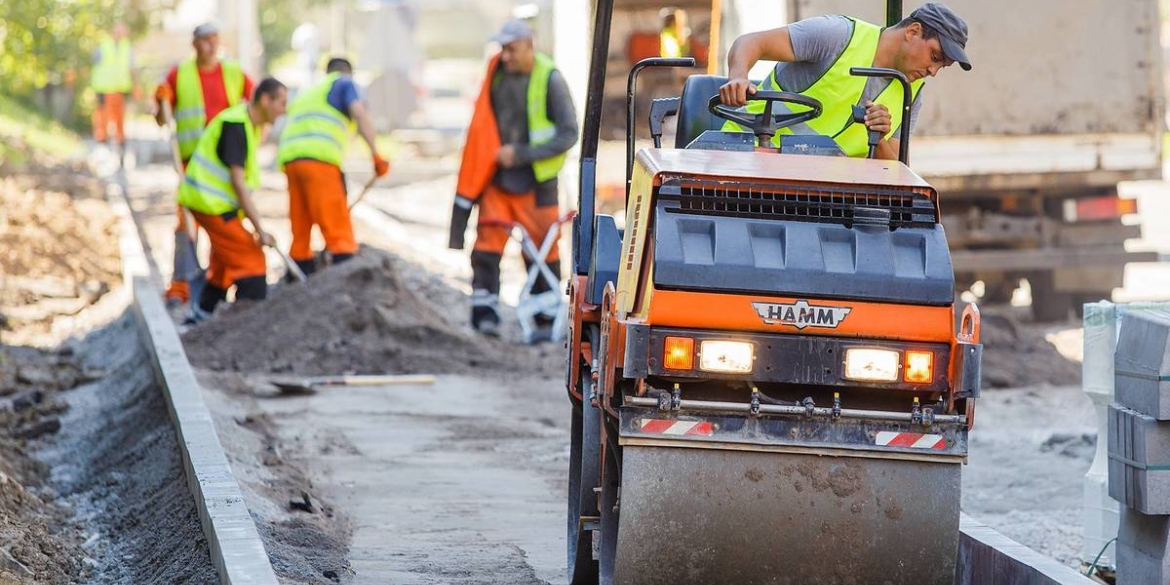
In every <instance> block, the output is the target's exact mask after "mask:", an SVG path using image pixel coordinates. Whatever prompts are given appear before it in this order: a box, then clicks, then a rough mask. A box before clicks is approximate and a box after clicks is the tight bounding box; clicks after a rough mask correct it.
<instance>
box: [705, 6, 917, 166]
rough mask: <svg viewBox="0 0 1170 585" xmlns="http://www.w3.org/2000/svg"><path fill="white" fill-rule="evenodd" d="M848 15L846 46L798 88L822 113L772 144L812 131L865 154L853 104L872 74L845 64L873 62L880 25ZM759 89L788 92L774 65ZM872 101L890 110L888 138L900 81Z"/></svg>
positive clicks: (730, 125) (753, 107)
mask: <svg viewBox="0 0 1170 585" xmlns="http://www.w3.org/2000/svg"><path fill="white" fill-rule="evenodd" d="M849 20H851V21H852V22H853V35H852V36H851V37H850V39H849V44H848V45H847V46H846V47H845V51H844V52H842V53H841V56H840V57H838V58H837V62H836V63H834V64H833V66H832V67H830V68H829V70H828V71H826V72H825V74H824V75H822V76H821V78H820V79H818V80H817V81H816V83H813V84H812V86H811V87H809V88H808V89H806V90H804V91H802V92H800V93H801V94H802V95H806V96H808V97H811V98H815V99H817V100H820V102H821V104H822V106H823V108H824V109H823V110H822V112H821V115H820V116H819V117H817V118H813V119H812V120H809V121H808V122H805V123H804V124H801V125H800V126H798V127H792V128H783V129H781V130H780V131H779V132H777V133H776V135H775V136H773V137H772V143H773V144H775V145H776V146H779V145H780V137H781V135H783V134H809V133H814V134H821V135H824V136H829V137H831V138H832V139H833V141H834V142H836V143H837V146H839V147H841V150H843V151H844V152H845V154H847V155H849V156H866V154H867V153H868V151H869V146H868V144H867V141H868V136H867V130H866V128H865V124H856V123H854V122H853V105H854V104H857V103H858V102H860V101H861V95H862V94H863V93H864V92H865V84H866V81H867V80H869V79H870V78H868V77H858V76H855V75H850V74H849V69H850V68H852V67H872V66H873V56H874V54H875V53H876V52H877V46H878V39H879V38H880V37H881V32H882V29H881V27H879V26H877V25H876V24H871V23H868V22H865V21H864V20H858V19H855V18H850V19H849ZM923 82H924V80H922V79H919V80H917V81H914V82H912V83H911V84H910V87H911V90H912V94H913V96H917V95H918V91H919V90H920V89H922V85H923ZM760 89H763V90H770V91H786V90H785V89H784V88H782V87H780V83H779V82H778V81H777V78H776V69H772V72H771V73H770V74H769V75H768V78H767V79H765V80H764V83H762V84H761V85H760ZM874 103H878V104H882V105H884V106H886V109H888V110H889V111H890V132H889V133H888V134H886V136H885V137H886V138H889V137H891V136H893V135H894V132H895V131H897V130H898V127H899V126H900V125H901V124H902V85H901V84H900V83H897V82H892V83H890V84H889V85H888V86H887V87H886V89H885V90H883V91H882V92H881V94H879V95H878V97H877V99H876V100H874ZM764 105H765V104H764V103H763V102H750V103H749V104H748V105H747V107H746V108H745V109H746V111H748V112H754V113H760V112H763V111H764ZM784 105H785V106H787V107H788V108H789V109H791V110H792V111H793V112H803V111H807V110H808V108H806V107H804V106H800V105H796V104H784ZM773 110H775V106H773ZM723 129H724V130H731V131H736V130H739V131H743V130H745V129H744V128H741V127H740V126H739V124H736V123H734V122H726V123H725V124H724V125H723Z"/></svg>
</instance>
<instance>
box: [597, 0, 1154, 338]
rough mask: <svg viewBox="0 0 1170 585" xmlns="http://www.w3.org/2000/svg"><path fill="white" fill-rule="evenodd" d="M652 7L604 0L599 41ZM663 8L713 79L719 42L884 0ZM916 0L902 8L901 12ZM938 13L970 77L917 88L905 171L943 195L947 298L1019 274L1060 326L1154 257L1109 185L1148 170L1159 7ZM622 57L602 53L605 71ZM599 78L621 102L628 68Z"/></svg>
mask: <svg viewBox="0 0 1170 585" xmlns="http://www.w3.org/2000/svg"><path fill="white" fill-rule="evenodd" d="M661 4H662V3H661V2H651V1H649V0H617V2H616V3H615V13H617V14H619V15H622V16H619V17H616V18H615V23H618V24H620V25H621V26H615V27H614V30H613V36H614V41H613V42H612V43H611V46H614V47H623V46H625V43H626V39H625V38H618V37H619V36H623V35H629V34H630V32H629V30H630V29H631V28H638V27H639V26H641V27H642V28H648V27H653V26H655V22H656V21H655V20H654V18H653V15H654V14H656V11H657V9H658V7H659V6H660V5H661ZM674 4H675V5H677V6H679V7H682V8H685V9H686V10H687V11H688V12H689V14H690V22H691V23H692V26H693V27H694V28H695V30H696V31H701V32H702V33H703V36H704V37H706V38H702V39H699V40H700V41H701V42H703V43H704V44H710V45H711V46H712V50H711V55H710V57H711V59H710V61H711V67H710V71H711V72H712V73H726V55H727V49H728V48H729V47H730V45H731V43H732V42H733V41H734V40H735V38H736V37H737V36H739V34H741V33H743V32H748V31H753V30H761V29H766V28H772V27H775V26H781V25H783V24H786V23H789V22H795V21H796V20H800V19H802V18H807V17H810V16H815V15H818V14H847V15H851V16H857V17H860V18H864V19H866V20H869V21H870V22H874V23H879V24H881V23H884V22H885V20H886V15H885V13H884V10H885V8H886V7H885V4H886V3H885V2H876V1H875V2H858V1H857V0H786V1H783V2H777V1H775V0H680V1H678V2H675V3H674ZM921 4H922V2H921V1H917V0H913V1H910V2H905V3H904V6H903V7H902V11H901V13H902V14H905V15H908V14H910V12H911V11H912V10H914V9H915V8H917V7H918V6H920V5H921ZM947 4H948V5H949V6H951V8H953V9H954V10H955V11H956V12H957V13H958V14H960V15H962V16H963V17H964V18H965V19H966V20H967V23H968V25H969V31H970V41H969V42H968V46H967V54H968V55H969V56H970V57H971V60H972V62H973V65H974V68H973V69H972V70H971V71H969V72H964V71H961V70H959V68H958V67H953V68H950V69H948V70H945V71H943V73H942V74H941V75H940V76H939V77H938V78H937V79H932V80H929V81H928V83H927V86H926V89H925V93H924V94H923V96H924V99H925V102H924V106H923V109H922V114H921V119H920V120H919V122H918V126H917V127H916V130H915V133H914V139H913V140H912V143H911V148H910V166H911V167H912V168H913V169H914V170H915V171H916V172H918V173H919V174H920V175H922V176H923V177H924V178H925V179H926V180H927V181H929V182H930V183H931V184H932V185H934V186H935V187H936V188H938V190H939V192H940V193H941V194H942V204H943V205H944V210H945V212H946V213H945V214H944V217H945V218H947V219H946V222H945V225H946V230H947V236H948V239H949V241H950V244H951V250H952V259H953V261H954V269H955V280H956V288H957V289H958V290H960V291H961V290H964V289H966V288H968V287H970V286H972V285H973V284H974V283H976V282H977V281H982V283H983V301H984V302H985V303H995V302H1006V301H1008V300H1010V298H1011V294H1012V292H1013V291H1014V290H1015V289H1016V288H1017V286H1018V285H1019V283H1020V280H1021V279H1027V281H1028V283H1029V285H1030V286H1031V289H1032V298H1033V304H1032V307H1033V312H1034V314H1035V315H1036V317H1037V318H1038V319H1039V320H1044V321H1052V320H1060V319H1065V318H1067V317H1069V316H1070V315H1071V314H1072V313H1073V312H1074V311H1079V309H1080V306H1081V304H1082V303H1083V302H1088V301H1096V300H1100V299H1108V298H1110V296H1111V294H1112V291H1113V289H1114V288H1116V287H1120V286H1121V285H1122V280H1123V277H1124V271H1125V264H1126V263H1128V262H1142V261H1154V260H1156V258H1157V256H1156V254H1155V253H1153V252H1144V253H1135V252H1127V251H1126V250H1125V247H1124V245H1123V243H1124V242H1125V240H1127V239H1131V238H1138V237H1140V235H1141V234H1140V227H1139V226H1137V225H1125V224H1123V223H1122V217H1123V216H1125V215H1129V214H1133V213H1136V211H1137V209H1136V202H1135V201H1134V200H1129V199H1122V198H1120V197H1118V193H1117V184H1118V183H1119V182H1121V181H1129V180H1138V179H1157V178H1160V177H1161V169H1162V158H1161V144H1162V135H1163V133H1164V131H1165V128H1166V123H1165V119H1164V114H1163V110H1164V105H1163V93H1164V92H1163V78H1162V58H1161V47H1160V43H1159V33H1160V21H1159V18H1158V1H1157V0H1126V1H1124V2H1118V1H1116V0H1028V1H1027V2H1020V1H1018V0H947ZM623 13H624V14H623ZM642 22H645V23H646V24H645V25H640V24H636V23H642ZM623 23H624V24H623ZM712 25H714V26H712ZM623 27H624V28H623ZM708 30H713V34H711V35H710V36H708V35H707V31H708ZM619 52H620V50H619ZM622 59H623V57H621V55H615V54H613V53H611V65H612V64H613V63H614V62H619V63H620V61H621V60H622ZM770 65H771V64H769V63H761V64H760V65H759V66H758V67H757V69H754V70H753V72H752V74H753V76H755V77H761V78H762V77H763V75H765V74H766V72H767V69H768V67H770ZM626 67H627V68H628V65H627V66H626ZM611 69H612V70H614V73H613V74H614V75H615V76H618V77H621V79H618V80H617V81H621V82H622V83H616V82H615V84H614V86H615V87H614V89H613V92H612V93H613V94H614V96H613V97H614V101H615V102H620V100H622V99H624V75H625V73H626V72H627V71H628V69H623V70H621V71H617V68H615V67H612V66H611ZM608 93H610V91H608V88H607V94H608ZM641 111H642V112H645V111H646V110H644V109H642V110H641Z"/></svg>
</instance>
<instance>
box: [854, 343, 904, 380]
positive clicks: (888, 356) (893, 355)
mask: <svg viewBox="0 0 1170 585" xmlns="http://www.w3.org/2000/svg"><path fill="white" fill-rule="evenodd" d="M900 361H901V356H900V355H899V353H898V352H896V351H893V350H890V349H870V348H859V347H855V348H851V349H847V350H845V378H846V379H849V380H861V381H866V382H895V381H897V380H898V378H899V376H898V370H899V366H900V365H901V364H900V363H899V362H900Z"/></svg>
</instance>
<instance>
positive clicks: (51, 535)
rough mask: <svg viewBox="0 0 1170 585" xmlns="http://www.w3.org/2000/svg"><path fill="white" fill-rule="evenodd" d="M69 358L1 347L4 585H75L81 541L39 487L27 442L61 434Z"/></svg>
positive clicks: (39, 470) (43, 471)
mask: <svg viewBox="0 0 1170 585" xmlns="http://www.w3.org/2000/svg"><path fill="white" fill-rule="evenodd" d="M78 371H79V368H78V367H76V365H75V363H74V360H73V359H72V358H71V357H70V356H63V355H58V354H55V353H51V352H46V351H42V350H37V349H32V348H6V347H3V346H0V395H7V396H5V397H0V585H8V584H10V583H13V584H14V583H53V584H57V583H76V582H78V581H79V580H80V579H81V577H82V575H83V574H84V573H83V571H84V569H85V567H84V566H83V564H82V561H81V559H82V558H83V557H84V556H85V554H84V553H83V551H82V549H81V542H82V540H83V538H81V537H80V535H79V533H78V532H77V530H76V528H75V527H74V526H73V525H72V524H71V522H70V520H69V513H68V511H67V510H66V509H64V508H61V507H59V506H56V505H55V504H54V503H53V502H52V497H51V494H48V493H46V492H44V491H43V488H42V486H43V485H44V484H45V483H46V481H47V479H48V477H47V476H48V469H47V468H46V467H45V466H44V465H43V464H41V463H39V462H37V461H35V460H33V459H32V458H31V457H30V456H29V454H28V453H27V451H26V448H27V442H28V441H29V440H30V439H35V438H36V437H38V436H41V435H45V434H49V433H52V432H55V431H56V430H57V429H59V428H60V421H59V419H58V418H57V415H58V414H59V413H60V412H61V411H62V410H63V408H64V405H63V403H62V402H61V401H60V399H59V398H58V393H59V392H61V391H62V390H65V389H67V388H69V387H71V383H72V382H73V381H76V380H77V379H78Z"/></svg>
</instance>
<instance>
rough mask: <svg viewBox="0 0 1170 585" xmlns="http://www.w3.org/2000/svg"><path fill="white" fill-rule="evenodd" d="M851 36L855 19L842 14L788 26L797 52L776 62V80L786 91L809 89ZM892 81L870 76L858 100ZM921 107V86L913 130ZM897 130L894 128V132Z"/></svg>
mask: <svg viewBox="0 0 1170 585" xmlns="http://www.w3.org/2000/svg"><path fill="white" fill-rule="evenodd" d="M852 35H853V23H852V21H850V20H849V19H848V18H846V17H844V16H841V15H839V14H829V15H825V16H813V17H811V18H806V19H804V20H801V21H799V22H794V23H792V24H790V25H788V36H789V37H790V38H791V39H792V52H793V53H794V54H795V55H796V61H794V62H792V63H777V64H776V80H777V81H779V82H780V87H782V88H784V91H793V92H798V93H799V92H802V91H804V90H806V89H808V88H809V87H810V86H812V84H814V83H816V81H817V80H818V79H820V78H821V76H823V75H824V74H825V72H826V71H828V70H829V68H830V67H832V66H833V63H836V62H837V58H838V57H840V56H841V53H843V52H845V47H847V46H849V39H850V37H851V36H852ZM889 84H890V82H889V81H887V80H885V79H879V78H873V77H871V78H870V79H869V80H868V81H867V82H866V84H865V91H864V92H862V94H861V101H860V102H858V103H865V102H867V101H873V100H875V99H877V97H878V96H879V95H881V93H882V92H883V91H885V89H886V87H887V86H889ZM921 109H922V89H919V90H918V95H917V96H915V98H914V105H913V106H912V107H911V108H910V131H911V132H913V131H914V124H915V123H916V122H917V121H918V111H919V110H921ZM897 130H898V129H897V128H894V131H895V134H896V133H897Z"/></svg>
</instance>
